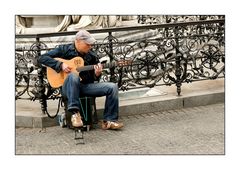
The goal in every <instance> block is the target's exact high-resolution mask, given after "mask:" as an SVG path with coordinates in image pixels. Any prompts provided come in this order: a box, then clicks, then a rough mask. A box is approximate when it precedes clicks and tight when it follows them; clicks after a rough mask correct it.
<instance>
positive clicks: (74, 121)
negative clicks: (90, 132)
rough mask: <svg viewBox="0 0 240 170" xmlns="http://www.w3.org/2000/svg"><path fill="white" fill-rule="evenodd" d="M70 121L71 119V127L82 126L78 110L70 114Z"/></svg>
mask: <svg viewBox="0 0 240 170" xmlns="http://www.w3.org/2000/svg"><path fill="white" fill-rule="evenodd" d="M71 121H72V125H73V127H82V126H83V122H82V118H81V116H80V113H79V112H77V113H75V114H73V115H72V117H71Z"/></svg>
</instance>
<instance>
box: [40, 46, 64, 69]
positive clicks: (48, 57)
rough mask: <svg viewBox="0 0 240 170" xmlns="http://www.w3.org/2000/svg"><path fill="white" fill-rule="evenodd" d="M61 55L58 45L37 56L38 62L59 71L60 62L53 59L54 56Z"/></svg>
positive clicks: (60, 67)
mask: <svg viewBox="0 0 240 170" xmlns="http://www.w3.org/2000/svg"><path fill="white" fill-rule="evenodd" d="M61 56H63V53H62V50H61V49H60V47H57V48H55V49H53V50H51V51H49V52H47V53H45V54H43V55H41V56H40V57H39V58H38V62H39V63H40V64H43V65H45V66H47V67H51V68H52V69H54V70H55V71H56V72H60V71H61V70H62V62H60V61H58V60H55V59H54V58H56V57H61Z"/></svg>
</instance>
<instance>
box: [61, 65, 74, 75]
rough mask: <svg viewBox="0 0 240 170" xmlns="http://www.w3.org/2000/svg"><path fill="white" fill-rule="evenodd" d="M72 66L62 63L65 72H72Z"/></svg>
mask: <svg viewBox="0 0 240 170" xmlns="http://www.w3.org/2000/svg"><path fill="white" fill-rule="evenodd" d="M71 69H72V68H71V67H70V66H68V65H67V64H65V63H62V70H63V71H64V72H65V73H70V72H71Z"/></svg>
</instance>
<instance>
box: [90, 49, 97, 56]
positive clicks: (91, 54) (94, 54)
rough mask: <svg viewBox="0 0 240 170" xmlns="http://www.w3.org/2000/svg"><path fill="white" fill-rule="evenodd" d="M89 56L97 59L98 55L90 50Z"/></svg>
mask: <svg viewBox="0 0 240 170" xmlns="http://www.w3.org/2000/svg"><path fill="white" fill-rule="evenodd" d="M88 55H90V56H94V57H97V54H96V53H95V52H94V51H93V50H90V51H89V52H88Z"/></svg>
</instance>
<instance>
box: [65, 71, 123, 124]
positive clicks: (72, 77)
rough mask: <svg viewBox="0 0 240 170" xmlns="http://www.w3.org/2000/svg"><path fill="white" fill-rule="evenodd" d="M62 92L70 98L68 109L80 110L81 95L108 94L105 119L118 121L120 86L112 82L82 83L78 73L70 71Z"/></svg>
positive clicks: (96, 95)
mask: <svg viewBox="0 0 240 170" xmlns="http://www.w3.org/2000/svg"><path fill="white" fill-rule="evenodd" d="M62 93H63V95H64V96H65V97H67V99H68V111H71V110H80V101H79V98H80V97H81V96H89V97H101V96H106V100H105V109H104V113H103V119H104V120H105V121H117V120H118V112H119V99H118V86H117V85H116V84H115V83H112V82H104V83H90V84H82V83H81V81H80V78H79V76H78V75H76V74H73V73H70V74H69V75H68V76H67V78H66V80H65V81H64V84H63V86H62Z"/></svg>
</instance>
